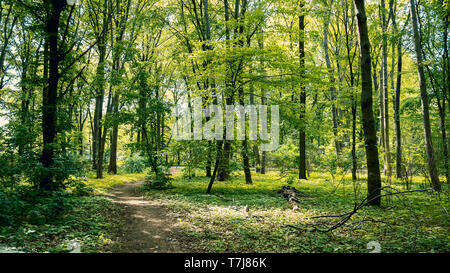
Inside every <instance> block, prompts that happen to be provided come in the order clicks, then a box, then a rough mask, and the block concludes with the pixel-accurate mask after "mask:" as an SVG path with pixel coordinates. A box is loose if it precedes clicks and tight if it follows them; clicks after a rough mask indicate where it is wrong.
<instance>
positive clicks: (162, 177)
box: [144, 172, 173, 190]
mask: <svg viewBox="0 0 450 273" xmlns="http://www.w3.org/2000/svg"><path fill="white" fill-rule="evenodd" d="M171 188H173V186H172V177H170V174H168V173H166V172H158V173H154V174H153V175H152V176H147V177H146V179H145V183H144V190H152V189H156V190H165V189H171Z"/></svg>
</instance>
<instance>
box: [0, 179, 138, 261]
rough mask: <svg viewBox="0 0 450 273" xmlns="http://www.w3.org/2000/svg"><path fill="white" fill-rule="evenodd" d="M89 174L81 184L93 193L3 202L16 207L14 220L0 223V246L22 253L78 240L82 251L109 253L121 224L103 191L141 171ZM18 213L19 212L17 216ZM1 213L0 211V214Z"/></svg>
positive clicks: (48, 249)
mask: <svg viewBox="0 0 450 273" xmlns="http://www.w3.org/2000/svg"><path fill="white" fill-rule="evenodd" d="M93 177H94V176H93V174H90V175H88V176H87V178H85V180H83V181H84V183H85V184H86V185H88V186H89V187H90V188H91V189H93V193H91V194H88V195H85V196H77V195H74V194H70V193H68V192H63V193H61V195H57V196H55V197H48V198H42V197H38V198H25V197H23V196H22V197H15V196H13V195H11V193H7V195H5V196H9V198H8V199H6V200H5V201H7V202H11V205H12V206H17V209H16V210H15V211H16V212H17V213H16V215H13V216H14V219H13V220H14V221H13V222H12V223H10V224H8V225H3V226H2V225H1V223H0V246H1V245H6V246H9V247H15V248H17V249H18V250H20V251H24V252H67V243H68V242H69V241H70V240H76V241H79V242H80V243H81V250H82V252H111V251H113V250H114V249H116V248H118V247H119V246H118V243H117V242H116V241H115V240H116V238H117V236H118V235H117V232H118V230H119V227H120V225H122V224H123V223H121V215H120V208H119V207H118V206H117V205H116V204H114V203H112V202H111V201H110V200H108V199H107V198H106V197H105V196H103V194H104V193H106V191H107V190H108V189H110V188H111V187H114V186H117V185H121V184H124V183H127V182H131V181H136V180H140V179H143V178H144V177H145V175H144V174H119V175H109V174H105V177H104V178H103V179H95V178H93ZM19 214H20V215H19ZM0 216H1V213H0Z"/></svg>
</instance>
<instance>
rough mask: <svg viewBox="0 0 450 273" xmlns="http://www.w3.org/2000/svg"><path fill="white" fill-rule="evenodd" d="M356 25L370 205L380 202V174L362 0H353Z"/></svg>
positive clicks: (367, 38) (365, 18)
mask: <svg viewBox="0 0 450 273" xmlns="http://www.w3.org/2000/svg"><path fill="white" fill-rule="evenodd" d="M354 5H355V14H356V20H357V23H358V24H357V25H358V41H359V52H360V54H359V55H360V65H361V81H362V84H361V87H362V90H361V113H362V123H363V131H364V141H365V147H366V158H367V198H368V201H369V204H370V205H375V206H379V205H380V204H381V197H380V195H381V176H380V163H379V161H378V148H377V135H376V130H375V120H374V117H373V109H372V104H373V103H372V75H371V74H372V71H371V69H372V64H371V57H370V41H369V33H368V30H367V16H366V10H365V5H364V0H354Z"/></svg>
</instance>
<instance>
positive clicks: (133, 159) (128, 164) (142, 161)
mask: <svg viewBox="0 0 450 273" xmlns="http://www.w3.org/2000/svg"><path fill="white" fill-rule="evenodd" d="M147 163H148V161H147V159H146V158H145V157H142V156H139V155H136V154H134V155H133V156H130V157H128V158H127V159H125V162H124V164H123V168H124V170H125V171H126V172H127V173H142V172H143V171H144V170H145V169H146V168H147V167H148V166H147Z"/></svg>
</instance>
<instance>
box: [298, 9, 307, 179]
mask: <svg viewBox="0 0 450 273" xmlns="http://www.w3.org/2000/svg"><path fill="white" fill-rule="evenodd" d="M303 6H304V3H303V1H301V2H300V7H301V8H303ZM301 12H302V15H300V16H299V17H298V24H299V31H300V33H299V54H300V77H301V82H300V124H299V166H298V178H299V179H307V178H306V134H305V127H306V126H305V120H304V118H305V110H306V109H305V108H306V89H305V87H306V86H305V73H306V69H305V15H304V11H303V10H302V11H301Z"/></svg>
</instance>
